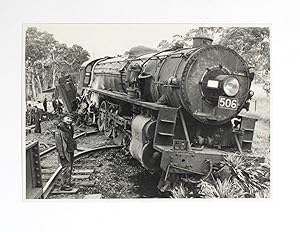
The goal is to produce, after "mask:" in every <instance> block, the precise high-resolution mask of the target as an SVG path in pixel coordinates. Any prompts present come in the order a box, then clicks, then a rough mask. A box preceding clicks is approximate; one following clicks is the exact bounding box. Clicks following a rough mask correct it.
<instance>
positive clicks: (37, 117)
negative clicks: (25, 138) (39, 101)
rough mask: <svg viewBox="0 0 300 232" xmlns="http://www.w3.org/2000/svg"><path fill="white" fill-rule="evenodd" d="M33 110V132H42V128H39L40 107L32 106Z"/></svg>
mask: <svg viewBox="0 0 300 232" xmlns="http://www.w3.org/2000/svg"><path fill="white" fill-rule="evenodd" d="M33 112H34V113H33V114H34V122H35V127H34V132H35V133H42V129H41V121H42V113H41V109H39V108H37V106H34V109H33Z"/></svg>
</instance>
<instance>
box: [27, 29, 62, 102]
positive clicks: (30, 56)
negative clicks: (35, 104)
mask: <svg viewBox="0 0 300 232" xmlns="http://www.w3.org/2000/svg"><path fill="white" fill-rule="evenodd" d="M55 43H56V40H55V39H54V38H53V35H52V34H49V33H48V32H40V31H39V30H38V29H37V28H35V27H29V28H28V29H27V30H26V38H25V73H26V75H25V76H26V78H27V81H26V83H27V84H28V86H27V88H30V87H31V91H32V92H31V94H30V93H29V91H28V92H27V93H28V94H29V95H32V97H33V98H36V97H37V92H36V90H38V92H39V93H41V92H42V87H43V86H42V82H43V81H42V75H41V71H42V69H43V68H44V65H45V63H46V62H47V54H49V53H50V51H51V50H52V49H53V47H54V45H55Z"/></svg>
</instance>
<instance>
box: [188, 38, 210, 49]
mask: <svg viewBox="0 0 300 232" xmlns="http://www.w3.org/2000/svg"><path fill="white" fill-rule="evenodd" d="M212 42H213V39H211V38H208V37H205V36H197V37H194V38H193V48H198V47H202V46H207V45H211V44H212Z"/></svg>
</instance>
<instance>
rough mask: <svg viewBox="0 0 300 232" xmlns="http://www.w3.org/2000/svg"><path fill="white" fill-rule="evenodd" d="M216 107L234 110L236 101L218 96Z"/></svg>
mask: <svg viewBox="0 0 300 232" xmlns="http://www.w3.org/2000/svg"><path fill="white" fill-rule="evenodd" d="M218 107H219V108H222V109H229V110H236V109H237V108H238V99H236V98H228V97H223V96H220V97H219V101H218Z"/></svg>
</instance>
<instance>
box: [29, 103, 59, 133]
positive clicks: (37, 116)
mask: <svg viewBox="0 0 300 232" xmlns="http://www.w3.org/2000/svg"><path fill="white" fill-rule="evenodd" d="M52 106H53V113H54V114H59V115H61V114H62V113H63V110H62V107H63V104H62V103H61V101H60V100H58V99H54V100H53V101H52ZM43 108H44V112H48V102H47V98H45V99H44V101H43ZM42 116H43V110H42V109H40V108H39V107H37V105H35V106H32V105H31V104H28V105H27V110H26V124H27V125H35V127H34V132H35V133H41V121H42Z"/></svg>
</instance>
